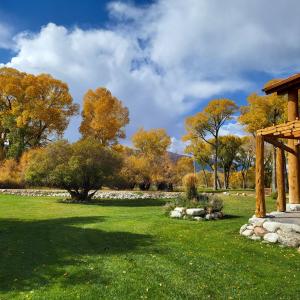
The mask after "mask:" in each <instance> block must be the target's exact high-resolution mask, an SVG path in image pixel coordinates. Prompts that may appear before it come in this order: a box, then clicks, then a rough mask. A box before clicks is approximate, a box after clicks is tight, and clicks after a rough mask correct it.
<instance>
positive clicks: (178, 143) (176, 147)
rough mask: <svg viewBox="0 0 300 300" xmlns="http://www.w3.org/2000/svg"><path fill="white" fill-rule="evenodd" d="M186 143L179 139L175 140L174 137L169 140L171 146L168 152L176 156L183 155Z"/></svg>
mask: <svg viewBox="0 0 300 300" xmlns="http://www.w3.org/2000/svg"><path fill="white" fill-rule="evenodd" d="M187 144H188V142H183V141H182V140H180V139H177V138H175V137H172V138H171V145H170V147H169V149H168V150H169V151H170V152H174V153H178V154H184V150H185V147H186V146H187Z"/></svg>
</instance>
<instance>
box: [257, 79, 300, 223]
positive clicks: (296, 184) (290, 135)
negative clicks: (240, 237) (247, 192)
mask: <svg viewBox="0 0 300 300" xmlns="http://www.w3.org/2000/svg"><path fill="white" fill-rule="evenodd" d="M299 89H300V74H296V75H294V76H291V77H289V78H287V79H284V80H281V81H279V82H276V83H275V84H272V85H270V86H268V87H266V88H265V89H264V90H263V91H264V92H265V93H266V94H267V95H268V94H271V93H277V94H278V95H282V96H286V97H287V100H288V122H286V123H284V124H279V125H276V126H271V127H267V128H264V129H260V130H258V131H257V134H256V212H255V214H256V216H257V217H261V218H263V217H265V216H266V208H265V195H264V142H267V143H270V144H272V145H274V146H275V147H277V153H276V163H277V164H276V172H277V188H278V198H277V210H278V211H285V210H286V191H285V178H284V164H285V159H284V151H286V152H287V153H288V179H289V203H291V204H300V149H299V141H300V120H299V103H298V102H299V101H298V99H299V96H298V95H299ZM282 139H286V140H287V145H286V144H284V143H283V141H282Z"/></svg>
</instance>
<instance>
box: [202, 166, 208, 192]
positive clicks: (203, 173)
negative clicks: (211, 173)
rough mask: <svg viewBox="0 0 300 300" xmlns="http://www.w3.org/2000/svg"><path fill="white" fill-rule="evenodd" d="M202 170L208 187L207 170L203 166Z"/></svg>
mask: <svg viewBox="0 0 300 300" xmlns="http://www.w3.org/2000/svg"><path fill="white" fill-rule="evenodd" d="M202 171H203V175H204V182H205V185H206V187H207V188H208V179H207V175H206V172H205V169H204V168H203V167H202Z"/></svg>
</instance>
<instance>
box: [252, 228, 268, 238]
mask: <svg viewBox="0 0 300 300" xmlns="http://www.w3.org/2000/svg"><path fill="white" fill-rule="evenodd" d="M254 233H255V235H257V236H264V235H265V234H266V233H267V230H266V229H264V228H262V227H254Z"/></svg>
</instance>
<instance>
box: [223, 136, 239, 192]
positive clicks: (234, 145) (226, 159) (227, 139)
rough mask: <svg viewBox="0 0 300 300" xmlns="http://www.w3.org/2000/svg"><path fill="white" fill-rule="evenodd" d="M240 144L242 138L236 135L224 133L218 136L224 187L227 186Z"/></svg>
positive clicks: (226, 187)
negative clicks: (224, 134)
mask: <svg viewBox="0 0 300 300" xmlns="http://www.w3.org/2000/svg"><path fill="white" fill-rule="evenodd" d="M241 145H242V140H241V139H240V138H239V137H238V136H234V135H226V136H221V137H220V151H219V157H220V164H221V166H222V168H223V172H224V188H225V189H228V188H229V178H230V174H231V171H232V170H233V168H234V164H236V159H237V155H238V152H239V150H240V147H241Z"/></svg>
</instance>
